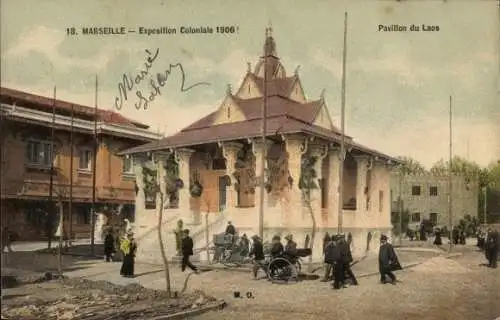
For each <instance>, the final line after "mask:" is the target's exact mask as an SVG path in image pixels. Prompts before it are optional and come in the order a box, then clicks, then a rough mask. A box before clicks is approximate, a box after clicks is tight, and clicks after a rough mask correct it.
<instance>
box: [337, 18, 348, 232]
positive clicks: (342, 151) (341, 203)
mask: <svg viewBox="0 0 500 320" xmlns="http://www.w3.org/2000/svg"><path fill="white" fill-rule="evenodd" d="M346 59H347V12H346V13H345V16H344V50H343V52H342V94H341V110H340V130H341V137H340V168H339V200H338V233H342V224H343V212H342V210H343V209H344V160H345V88H346Z"/></svg>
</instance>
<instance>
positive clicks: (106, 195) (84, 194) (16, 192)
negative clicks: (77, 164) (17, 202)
mask: <svg viewBox="0 0 500 320" xmlns="http://www.w3.org/2000/svg"><path fill="white" fill-rule="evenodd" d="M69 189H70V188H69V185H68V184H60V183H57V182H54V184H53V189H52V190H53V196H54V198H57V197H58V196H59V195H60V196H62V197H63V198H65V199H67V198H68V197H69ZM96 191H97V192H96V198H97V199H98V200H99V201H103V200H104V201H106V200H107V201H112V202H115V201H116V202H127V203H128V202H133V201H134V199H135V191H134V190H129V189H120V188H112V187H98V188H97V190H96ZM72 192H73V199H74V200H75V201H84V202H87V201H91V199H92V186H88V185H78V184H74V185H73V190H72ZM49 193H50V183H49V182H48V181H47V180H41V181H37V180H24V181H19V180H15V181H12V180H11V181H6V183H4V184H3V185H2V190H1V194H2V197H5V198H15V199H40V198H48V196H49Z"/></svg>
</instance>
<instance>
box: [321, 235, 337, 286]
mask: <svg viewBox="0 0 500 320" xmlns="http://www.w3.org/2000/svg"><path fill="white" fill-rule="evenodd" d="M324 240H326V237H325V239H324ZM324 255H325V259H324V263H325V274H324V276H323V279H321V280H320V281H321V282H327V281H330V279H332V270H333V269H334V266H335V263H336V262H337V260H338V259H339V256H340V252H339V250H338V248H337V245H336V243H335V237H334V236H331V237H329V239H328V242H327V243H326V245H325V249H324Z"/></svg>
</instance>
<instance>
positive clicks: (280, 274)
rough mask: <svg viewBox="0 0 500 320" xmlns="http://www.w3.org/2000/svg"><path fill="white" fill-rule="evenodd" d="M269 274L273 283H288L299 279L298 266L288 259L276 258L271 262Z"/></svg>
mask: <svg viewBox="0 0 500 320" xmlns="http://www.w3.org/2000/svg"><path fill="white" fill-rule="evenodd" d="M267 276H268V278H269V280H271V281H272V282H273V283H283V282H285V283H288V282H289V281H291V280H297V276H298V272H297V268H296V267H295V266H294V265H293V264H292V263H290V261H288V260H287V259H284V258H276V259H273V260H272V261H271V262H270V263H269V267H268V272H267Z"/></svg>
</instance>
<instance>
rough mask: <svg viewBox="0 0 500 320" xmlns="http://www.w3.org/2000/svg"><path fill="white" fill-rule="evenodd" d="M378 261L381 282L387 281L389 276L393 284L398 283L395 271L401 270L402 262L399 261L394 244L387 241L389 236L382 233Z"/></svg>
mask: <svg viewBox="0 0 500 320" xmlns="http://www.w3.org/2000/svg"><path fill="white" fill-rule="evenodd" d="M378 263H379V272H380V282H381V283H387V278H386V277H389V278H390V280H391V282H390V283H391V284H393V285H394V284H396V276H395V275H394V273H393V271H395V270H401V269H402V267H401V264H400V263H399V261H398V257H397V255H396V251H395V250H394V247H393V246H392V244H390V243H389V242H387V236H386V235H382V236H381V237H380V249H379V253H378Z"/></svg>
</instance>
